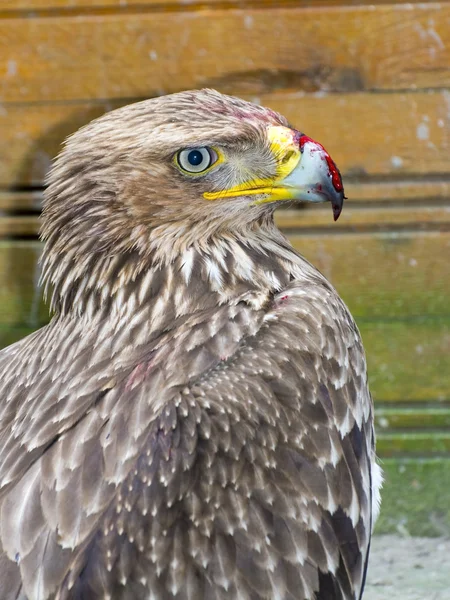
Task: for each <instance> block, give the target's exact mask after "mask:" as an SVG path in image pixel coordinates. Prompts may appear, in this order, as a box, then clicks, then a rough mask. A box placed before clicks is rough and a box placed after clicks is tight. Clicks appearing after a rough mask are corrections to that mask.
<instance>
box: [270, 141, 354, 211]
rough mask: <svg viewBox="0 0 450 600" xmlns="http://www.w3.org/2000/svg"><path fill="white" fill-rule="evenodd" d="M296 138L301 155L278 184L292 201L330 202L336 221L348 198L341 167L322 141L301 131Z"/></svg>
mask: <svg viewBox="0 0 450 600" xmlns="http://www.w3.org/2000/svg"><path fill="white" fill-rule="evenodd" d="M295 139H296V141H298V145H299V148H300V152H301V158H300V160H299V162H298V164H297V166H296V167H295V168H294V169H293V170H292V171H291V173H290V174H289V175H288V176H287V177H285V178H284V179H283V181H282V182H280V184H279V185H281V187H282V189H284V190H286V192H287V195H290V196H291V199H293V200H298V201H304V202H326V201H329V202H331V206H332V208H333V217H334V220H335V221H337V220H338V218H339V215H340V214H341V211H342V206H343V204H344V199H345V196H344V186H343V184H342V177H341V174H340V173H339V169H338V168H337V166H336V164H335V162H334V161H333V159H332V158H331V156H330V155H329V154H328V152H327V151H326V150H325V148H324V147H323V146H322V144H319V143H318V142H315V141H314V140H312V139H311V138H309V137H307V136H306V135H302V134H300V133H299V134H297V135H296V136H295Z"/></svg>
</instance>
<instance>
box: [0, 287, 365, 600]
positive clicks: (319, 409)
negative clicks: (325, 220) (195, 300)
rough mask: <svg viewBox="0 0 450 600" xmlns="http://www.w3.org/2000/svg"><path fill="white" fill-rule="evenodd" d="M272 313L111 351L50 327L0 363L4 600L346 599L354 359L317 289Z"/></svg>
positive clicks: (355, 561)
mask: <svg viewBox="0 0 450 600" xmlns="http://www.w3.org/2000/svg"><path fill="white" fill-rule="evenodd" d="M286 296H287V301H286ZM279 298H280V297H275V298H272V299H270V298H268V302H266V303H264V302H263V303H261V302H258V303H252V302H249V301H241V302H237V303H236V304H233V305H224V306H221V307H217V308H216V309H214V310H209V309H208V310H205V311H203V312H200V313H198V314H195V315H193V316H192V317H191V318H188V319H186V318H184V319H182V320H181V321H180V322H179V323H178V324H177V323H175V324H174V327H173V329H172V331H170V332H166V333H162V334H161V335H160V336H159V337H158V338H155V339H154V340H153V341H152V342H151V343H150V342H148V341H147V342H145V343H144V341H143V343H142V345H137V347H136V346H130V345H128V344H127V345H125V347H122V351H121V349H120V344H118V343H117V339H111V340H108V339H107V336H108V328H107V327H106V326H104V324H102V326H101V327H100V326H99V324H97V327H96V328H94V326H93V325H92V330H91V331H86V329H84V330H83V325H80V324H78V326H77V325H76V324H74V323H71V324H70V327H68V328H67V330H64V331H66V333H67V335H66V336H65V337H64V338H62V333H61V326H62V324H61V323H55V324H54V325H53V326H50V328H47V329H44V330H43V331H42V332H40V333H38V334H35V335H34V336H32V338H29V339H28V340H25V341H23V342H20V343H19V344H18V345H15V346H13V347H11V349H7V350H6V351H4V352H3V353H0V375H1V377H2V382H4V383H2V384H1V387H0V414H1V415H2V416H4V420H3V421H2V428H1V430H0V451H1V456H2V457H5V458H4V460H2V464H1V466H0V483H1V486H0V490H1V489H2V490H3V491H2V492H0V494H2V496H0V498H1V500H0V503H1V529H0V539H1V544H2V548H3V554H2V553H1V551H0V581H2V578H3V577H5V578H9V579H8V581H9V582H10V584H9V586H10V587H9V589H10V590H11V592H8V593H6V594H4V595H3V596H2V598H3V597H4V598H5V600H10V599H11V600H12V599H16V598H21V597H22V596H23V597H25V596H24V594H25V595H26V596H27V597H28V598H29V600H36V599H38V598H39V600H46V599H47V598H57V599H58V600H63V599H65V598H67V599H68V598H75V599H79V600H81V599H84V598H89V599H92V600H94V599H95V598H103V597H104V596H105V595H108V594H110V596H111V597H113V598H119V599H121V600H127V599H128V598H130V599H131V598H133V599H135V600H139V599H141V598H142V599H143V598H148V597H149V594H150V597H153V598H155V600H156V599H159V598H161V599H164V598H165V597H167V595H168V593H169V592H170V593H171V594H173V595H174V596H175V597H176V598H178V599H179V600H185V599H186V600H187V599H191V598H192V599H193V598H199V599H201V598H205V599H206V598H208V599H210V598H217V599H221V598H223V599H225V598H233V597H239V598H248V599H257V598H261V599H262V598H267V597H271V598H280V599H284V598H286V599H288V598H292V599H294V598H296V599H302V600H319V599H325V598H327V599H329V598H335V599H339V598H341V599H342V600H355V599H357V598H359V594H360V592H361V589H362V586H363V581H362V580H363V571H364V565H365V561H366V556H367V552H368V545H369V540H370V528H371V489H370V471H371V468H372V460H373V456H372V452H373V439H372V438H373V429H372V427H373V424H372V406H371V399H370V395H369V393H368V390H367V383H366V372H365V360H364V353H363V350H362V346H361V341H360V338H359V334H358V332H357V330H356V327H355V326H354V323H353V321H352V320H351V318H350V317H349V315H348V313H347V311H346V309H345V307H344V306H343V304H342V303H340V301H338V300H337V299H336V297H335V295H333V293H332V292H330V291H329V290H328V288H326V287H320V286H318V285H317V282H315V283H314V285H311V286H310V287H308V286H307V285H302V286H301V287H300V286H298V285H296V284H295V283H293V284H292V285H291V286H290V288H289V289H288V290H285V291H283V302H281V301H280V299H279ZM52 327H53V329H52ZM98 332H101V333H98ZM96 335H97V337H95V336H96ZM109 335H110V336H111V335H112V337H113V338H114V333H111V331H110V332H109ZM117 335H118V336H119V335H120V336H123V332H120V333H118V334H117ZM99 337H100V338H102V339H99ZM118 339H122V337H120V338H118ZM140 339H142V340H144V339H145V336H142V335H140ZM94 340H95V343H93V341H94ZM130 348H133V350H130ZM107 349H108V350H107ZM39 354H40V355H41V356H42V360H41V362H39V360H38V359H37V356H36V355H39ZM51 354H53V359H54V360H53V361H52V360H51V359H50V358H49V355H51ZM52 365H56V366H55V368H56V371H55V370H54V368H53V366H52ZM17 372H23V373H26V376H25V377H24V378H23V380H22V378H17ZM55 372H56V373H57V376H55ZM14 374H15V375H14ZM17 515H22V516H21V517H19V518H17ZM0 550H1V549H0ZM5 557H8V558H5ZM50 563H51V565H50ZM40 565H49V566H48V567H44V568H41V566H40ZM0 589H1V584H0ZM2 591H3V590H2ZM330 594H331V595H330ZM21 595H22V596H21Z"/></svg>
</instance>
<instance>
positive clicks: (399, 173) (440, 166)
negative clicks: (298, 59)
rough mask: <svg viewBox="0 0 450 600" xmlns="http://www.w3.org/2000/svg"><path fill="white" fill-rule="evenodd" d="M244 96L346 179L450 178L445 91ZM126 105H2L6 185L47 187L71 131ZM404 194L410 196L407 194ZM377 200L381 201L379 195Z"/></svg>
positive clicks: (1, 171) (0, 172)
mask: <svg viewBox="0 0 450 600" xmlns="http://www.w3.org/2000/svg"><path fill="white" fill-rule="evenodd" d="M245 97H246V98H247V99H253V100H256V101H257V102H258V103H261V104H263V105H266V106H269V107H271V108H273V109H275V110H278V111H279V112H281V113H282V114H284V115H285V116H286V117H287V118H288V119H289V121H290V122H291V123H292V124H293V125H295V126H296V127H297V128H298V129H301V130H303V131H305V132H306V133H307V134H308V135H310V136H311V137H313V138H314V139H317V140H318V141H320V142H321V143H323V144H324V146H325V147H326V148H327V150H328V151H329V152H330V153H331V155H332V156H333V158H334V160H335V161H336V162H337V164H338V165H339V167H340V169H341V171H342V172H343V174H344V176H353V177H356V176H358V177H361V178H363V179H364V178H365V177H381V176H383V177H384V176H387V175H389V176H393V177H396V178H401V177H403V178H411V177H414V178H416V179H417V177H420V176H423V175H430V174H431V175H433V177H436V176H440V175H442V174H447V173H450V135H449V131H450V112H449V110H448V103H449V102H450V100H449V98H450V96H448V94H447V92H445V91H442V92H441V91H436V92H417V93H392V94H387V93H386V94H369V93H353V94H344V95H337V94H336V95H334V94H331V95H325V96H321V95H319V96H317V95H314V94H307V95H301V94H295V93H292V94H282V93H273V94H264V95H261V96H257V97H256V96H252V95H246V96H245ZM126 103H128V102H126V101H122V102H104V103H103V102H99V103H97V102H95V103H94V102H72V103H68V104H57V105H45V104H44V105H33V106H28V105H26V106H23V105H20V106H17V105H4V106H3V108H2V109H0V187H10V186H23V185H41V184H42V182H43V180H44V177H45V174H46V172H47V170H48V168H49V166H50V162H51V159H52V158H53V157H54V156H55V155H56V154H57V152H58V151H59V149H60V147H61V143H62V142H63V140H64V139H65V138H66V137H67V136H68V135H69V134H70V133H72V132H74V131H75V130H76V129H78V128H79V127H81V126H82V125H84V124H85V123H87V122H89V121H91V120H92V119H94V118H96V117H98V116H100V115H101V114H103V113H104V112H106V111H108V110H111V109H113V108H117V107H118V106H119V105H121V104H126ZM389 185H390V184H389ZM412 185H416V184H414V182H412ZM442 185H444V187H442ZM433 186H434V188H435V190H437V189H438V187H439V186H441V189H440V191H439V192H438V193H439V195H443V194H445V193H447V192H448V190H449V184H448V182H445V181H444V182H433ZM382 189H383V188H380V190H382ZM390 189H392V187H391V188H389V189H388V192H389V190H390ZM403 189H406V188H405V185H404V184H403ZM397 190H398V188H397ZM435 193H436V192H433V195H434V194H435ZM403 194H404V195H405V197H408V192H404V193H403ZM371 195H372V196H374V195H376V197H377V198H380V193H379V192H378V191H377V192H375V194H374V193H373V192H372V193H371Z"/></svg>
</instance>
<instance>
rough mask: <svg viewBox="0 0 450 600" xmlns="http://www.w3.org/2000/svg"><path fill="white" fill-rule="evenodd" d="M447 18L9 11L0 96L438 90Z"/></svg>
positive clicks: (287, 9)
mask: <svg viewBox="0 0 450 600" xmlns="http://www.w3.org/2000/svg"><path fill="white" fill-rule="evenodd" d="M449 18H450V5H448V4H446V3H431V4H391V5H384V4H380V5H378V6H377V7H376V9H374V8H373V7H372V6H335V7H324V6H306V7H303V8H301V7H299V6H298V5H297V4H292V5H290V6H283V7H280V8H272V9H270V10H267V8H263V7H257V8H252V7H251V5H249V7H247V8H243V9H239V8H236V9H233V10H230V9H219V8H218V9H216V10H214V11H211V10H208V9H207V8H203V9H202V10H195V11H188V12H180V11H173V12H151V13H148V12H146V11H142V13H130V14H120V13H117V14H98V15H89V14H85V15H79V16H66V17H61V18H52V17H42V18H33V19H30V18H25V17H24V18H20V17H17V18H8V19H3V20H0V56H2V57H3V63H4V64H5V65H6V69H5V70H3V75H2V76H1V78H0V101H2V102H19V101H20V102H47V101H50V100H51V101H57V100H58V101H60V100H71V101H73V100H74V99H77V98H79V99H93V98H97V99H101V98H120V97H148V96H153V95H155V94H161V93H169V92H173V91H176V90H180V89H185V88H192V87H199V86H212V87H217V88H219V89H224V90H229V91H238V92H240V93H243V92H247V93H256V94H261V93H263V92H265V91H268V90H278V89H282V90H284V91H286V90H295V91H298V90H303V91H318V90H319V91H326V90H337V91H346V92H349V91H355V90H358V91H360V90H374V89H406V88H409V89H417V88H443V87H446V86H448V85H449V84H450V70H449V69H448V64H449V62H450V45H449V44H446V43H445V40H446V38H447V35H448V34H447V32H448V24H447V23H448V19H449ZM30 41H31V42H30Z"/></svg>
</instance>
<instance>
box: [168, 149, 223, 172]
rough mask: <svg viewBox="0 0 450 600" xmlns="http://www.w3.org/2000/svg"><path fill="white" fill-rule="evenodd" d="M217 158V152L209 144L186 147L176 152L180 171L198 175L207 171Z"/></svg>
mask: <svg viewBox="0 0 450 600" xmlns="http://www.w3.org/2000/svg"><path fill="white" fill-rule="evenodd" d="M218 159H219V156H218V154H217V152H216V151H215V150H214V149H213V148H210V147H209V146H202V147H197V148H186V149H185V150H180V152H178V154H177V163H178V166H179V167H180V169H181V170H182V171H184V172H185V173H189V174H192V175H200V174H201V173H204V172H205V171H207V170H208V169H209V168H210V167H211V166H212V165H214V164H215V163H216V162H217V161H218Z"/></svg>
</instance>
